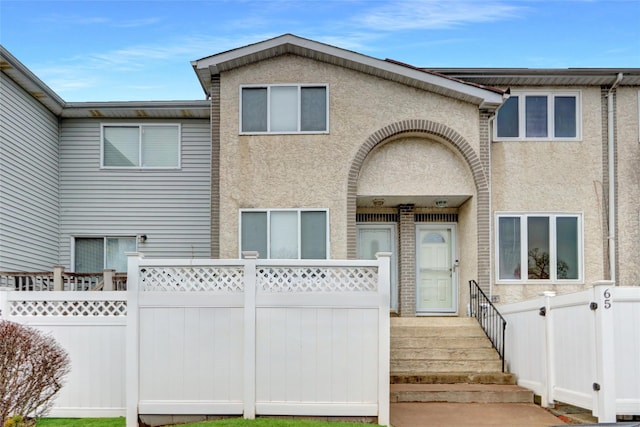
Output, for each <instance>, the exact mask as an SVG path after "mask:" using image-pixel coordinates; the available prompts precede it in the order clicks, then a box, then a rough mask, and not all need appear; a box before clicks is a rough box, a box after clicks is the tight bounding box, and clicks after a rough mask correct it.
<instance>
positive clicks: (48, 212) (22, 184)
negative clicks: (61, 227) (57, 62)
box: [0, 73, 59, 272]
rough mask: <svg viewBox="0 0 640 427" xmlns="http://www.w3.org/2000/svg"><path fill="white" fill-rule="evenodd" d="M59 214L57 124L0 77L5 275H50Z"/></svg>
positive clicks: (0, 247)
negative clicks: (18, 273)
mask: <svg viewBox="0 0 640 427" xmlns="http://www.w3.org/2000/svg"><path fill="white" fill-rule="evenodd" d="M58 213H59V207H58V119H57V117H56V116H55V115H54V114H52V113H51V112H50V111H49V110H48V109H47V108H46V107H44V106H43V105H42V104H41V103H40V102H38V101H37V100H36V99H35V98H33V97H32V96H31V95H30V94H29V93H27V92H25V91H24V90H23V89H22V88H20V87H19V86H18V85H17V84H16V83H15V82H14V81H13V80H11V79H10V78H9V77H7V76H6V75H5V74H4V73H0V271H27V272H33V271H51V269H52V267H53V266H54V265H56V264H57V263H58V224H59V218H58Z"/></svg>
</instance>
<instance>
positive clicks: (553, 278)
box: [493, 211, 585, 285]
mask: <svg viewBox="0 0 640 427" xmlns="http://www.w3.org/2000/svg"><path fill="white" fill-rule="evenodd" d="M504 217H516V218H519V219H520V279H500V226H499V224H498V221H499V219H500V218H504ZM529 217H545V218H548V219H549V252H550V254H549V258H550V259H549V267H550V268H549V270H550V271H549V279H529V278H528V273H527V271H528V265H529V262H528V260H529V259H528V253H527V250H526V248H527V246H528V239H527V236H528V234H527V218H529ZM556 218H576V219H577V221H578V224H577V225H578V236H577V242H576V243H577V245H578V263H579V266H578V278H577V279H558V278H557V268H555V267H554V268H551V267H552V266H555V265H556V263H557V248H556V243H557V233H556V221H555V219H556ZM583 222H584V215H583V213H582V212H520V211H519V212H495V213H494V224H495V225H494V227H493V229H494V241H495V245H494V246H495V248H494V259H495V266H494V267H495V270H494V273H495V282H496V283H497V284H501V285H508V284H518V285H525V284H526V285H531V284H544V285H548V284H550V283H553V284H584V268H585V265H584V264H585V261H584V224H583ZM523 248H524V250H523Z"/></svg>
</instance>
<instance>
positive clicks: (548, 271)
mask: <svg viewBox="0 0 640 427" xmlns="http://www.w3.org/2000/svg"><path fill="white" fill-rule="evenodd" d="M496 222H497V224H496V241H497V257H496V259H497V262H496V264H497V266H496V267H497V278H498V281H516V282H534V281H552V282H556V281H581V280H582V265H583V262H582V216H581V215H579V214H544V213H540V214H539V213H529V214H499V215H497V217H496ZM523 266H524V268H523Z"/></svg>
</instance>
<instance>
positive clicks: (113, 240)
mask: <svg viewBox="0 0 640 427" xmlns="http://www.w3.org/2000/svg"><path fill="white" fill-rule="evenodd" d="M0 54H1V60H2V62H1V64H2V67H1V68H2V80H1V84H2V86H1V89H2V90H1V91H0V100H1V106H0V108H1V120H2V126H0V132H1V134H0V142H1V143H0V271H48V270H51V267H52V266H53V265H56V264H61V265H63V266H65V267H66V269H67V270H70V271H99V270H101V269H102V268H114V269H116V270H118V271H121V270H123V268H124V260H125V258H124V253H125V252H130V251H135V250H138V251H141V252H144V253H145V255H147V256H149V257H154V256H162V257H183V258H190V257H213V258H238V257H241V256H242V255H241V254H242V252H243V251H247V250H257V251H258V252H259V253H260V256H261V257H265V258H301V259H316V258H320V259H323V258H332V259H341V258H368V257H372V256H373V254H375V253H376V252H378V251H391V252H392V253H393V260H392V288H393V289H392V301H391V305H392V309H393V310H394V311H396V312H398V314H399V315H400V316H416V315H448V316H451V315H464V314H465V312H466V307H467V304H468V302H469V296H468V291H467V287H466V284H467V283H468V281H470V280H477V281H478V283H479V284H480V286H481V287H482V288H483V289H484V290H485V292H486V293H487V294H490V295H491V297H492V299H493V300H494V301H498V302H514V301H519V300H522V299H527V298H530V297H532V296H536V295H538V294H539V293H541V292H542V291H543V290H555V291H557V292H558V293H565V292H569V291H575V290H579V289H583V288H587V287H590V286H591V284H592V283H593V282H595V281H597V280H602V279H612V280H614V281H615V282H616V283H618V284H623V285H638V283H640V263H638V262H637V260H636V259H635V254H637V253H638V252H639V250H640V224H639V222H640V203H639V202H638V200H640V179H639V176H638V173H639V172H638V169H639V168H638V166H640V145H639V142H640V137H639V115H640V114H639V111H638V105H639V96H640V95H639V93H640V92H639V91H640V69H564V70H532V69H425V68H417V67H414V66H410V65H407V64H402V63H399V62H396V61H391V60H380V59H376V58H372V57H369V56H366V55H362V54H359V53H357V52H352V51H348V50H345V49H341V48H338V47H334V46H329V45H326V44H323V43H319V42H316V41H313V40H308V39H304V38H300V37H297V36H294V35H290V34H286V35H283V36H280V37H276V38H274V39H270V40H265V41H262V42H259V43H256V44H252V45H249V46H244V47H240V48H238V49H234V50H230V51H226V52H222V53H218V54H215V55H212V56H207V57H204V58H202V59H199V60H195V61H193V62H192V66H193V69H194V71H195V73H196V76H197V78H198V80H199V82H200V84H201V85H202V88H203V91H204V94H205V97H206V99H205V100H197V101H168V102H155V101H154V102H145V101H141V102H81V103H68V102H65V101H64V100H62V99H61V98H60V97H59V96H58V95H56V94H55V92H53V91H52V90H51V89H50V88H48V87H47V86H46V84H45V83H43V82H42V81H41V80H39V79H38V77H37V76H35V75H34V74H33V73H32V72H31V71H29V70H28V69H27V68H26V67H25V66H24V65H22V64H21V63H20V62H19V61H18V60H17V59H16V58H14V57H13V56H12V55H11V54H10V53H9V52H8V51H6V50H5V49H4V48H3V49H2V50H1V51H0Z"/></svg>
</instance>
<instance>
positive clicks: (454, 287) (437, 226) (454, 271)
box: [414, 222, 460, 316]
mask: <svg viewBox="0 0 640 427" xmlns="http://www.w3.org/2000/svg"><path fill="white" fill-rule="evenodd" d="M443 229H447V230H451V293H452V298H451V305H452V307H451V308H440V309H428V310H426V309H423V310H420V309H419V307H418V300H419V298H418V295H419V287H420V285H419V283H418V280H419V278H420V262H419V260H418V255H419V249H418V245H419V241H418V240H419V239H418V236H419V234H420V231H422V230H443ZM457 231H458V224H457V223H455V222H433V223H416V229H415V236H416V238H415V239H416V248H415V255H414V256H415V261H414V262H415V275H416V278H415V282H416V283H415V287H416V290H415V292H416V294H415V295H416V313H417V315H419V316H420V315H422V316H424V315H443V314H449V315H455V314H458V292H459V283H458V268H457V267H456V268H454V265H456V262H457V261H458V260H459V259H460V255H459V253H458V244H457V243H458V234H457Z"/></svg>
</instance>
